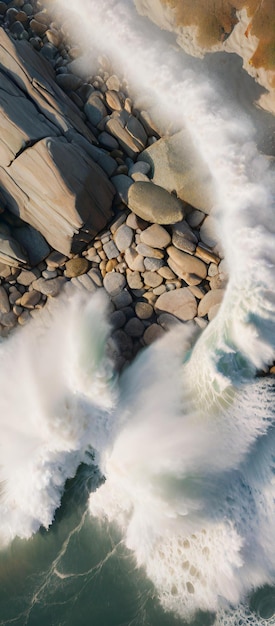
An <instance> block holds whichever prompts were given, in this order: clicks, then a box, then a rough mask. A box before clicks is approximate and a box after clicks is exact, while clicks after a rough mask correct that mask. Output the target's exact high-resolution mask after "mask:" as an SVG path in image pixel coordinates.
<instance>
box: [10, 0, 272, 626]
mask: <svg viewBox="0 0 275 626" xmlns="http://www.w3.org/2000/svg"><path fill="white" fill-rule="evenodd" d="M59 4H60V7H61V8H64V10H65V8H66V15H67V16H68V14H69V8H68V7H67V5H66V3H65V2H64V3H63V2H62V1H61V0H60V2H59ZM72 17H73V20H72V21H73V25H72V29H74V37H75V38H78V39H79V40H81V41H82V43H83V45H84V47H85V50H86V56H85V59H84V60H83V67H84V65H85V64H86V65H85V67H87V64H88V66H89V67H90V68H92V67H93V65H94V66H95V67H96V59H97V56H98V54H101V55H102V54H105V55H107V56H108V57H109V58H111V60H112V63H113V66H114V68H118V69H117V71H121V72H123V74H124V75H125V77H126V79H127V81H128V83H129V85H130V89H131V90H132V93H133V94H134V96H135V97H136V98H137V99H139V102H142V103H144V107H145V105H146V107H147V108H149V109H150V108H151V111H152V114H153V113H154V112H155V114H156V111H157V113H158V116H159V118H160V121H161V122H162V123H163V124H164V125H165V124H166V125H169V124H171V121H172V122H173V125H174V126H175V127H176V128H178V129H179V128H183V127H184V128H186V129H188V130H189V132H190V136H191V138H192V141H193V143H194V145H195V147H196V150H197V152H198V167H199V163H200V159H201V158H203V159H204V161H205V162H206V163H207V165H208V168H209V175H210V177H211V181H212V185H213V186H214V189H215V201H214V206H213V210H212V215H213V219H214V220H215V227H216V230H217V236H218V239H219V242H220V243H219V245H220V247H221V250H222V251H223V254H224V256H225V261H226V263H227V268H228V272H229V284H228V287H227V290H226V294H225V298H224V301H223V303H222V306H221V308H220V310H219V313H218V315H217V316H216V318H215V319H214V320H213V321H212V322H211V324H209V326H208V327H207V329H206V330H204V331H203V332H200V331H199V330H198V328H196V327H195V325H193V324H192V323H188V324H183V325H182V326H181V327H180V328H177V329H176V330H175V331H173V332H170V333H169V334H167V335H166V336H165V337H164V338H163V339H161V340H160V341H158V342H157V343H155V344H154V345H153V346H151V347H150V348H149V349H147V350H145V351H143V352H142V353H141V354H140V355H139V356H138V357H137V358H136V360H135V362H134V363H133V364H132V365H131V367H129V368H128V369H127V370H126V371H125V372H124V373H123V375H122V376H121V378H120V379H119V378H118V377H117V375H116V373H115V370H114V367H113V361H112V354H113V349H114V346H113V343H112V340H111V338H110V327H109V324H108V306H107V304H106V300H105V298H104V295H103V294H102V293H101V292H99V293H98V294H97V295H96V296H93V297H92V298H88V296H85V295H79V294H78V295H77V294H75V293H69V294H67V295H65V296H64V298H63V299H60V300H59V301H58V302H55V303H53V306H52V308H51V310H50V311H48V312H47V311H46V312H44V314H43V315H42V314H41V317H40V318H39V319H38V320H35V321H34V322H33V323H32V324H31V325H29V326H27V327H25V328H23V329H20V332H18V333H15V334H14V335H13V337H11V338H9V339H8V340H5V341H3V342H2V343H1V344H0V362H1V377H0V399H1V400H0V402H1V412H0V421H1V443H0V446H1V450H0V455H1V466H0V480H1V499H0V542H1V553H0V580H1V585H0V625H1V626H6V625H7V624H13V625H15V626H38V624H39V626H40V625H41V626H46V625H47V626H49V625H51V626H63V625H64V626H65V625H66V626H90V625H93V626H116V625H117V626H130V625H132V626H142V625H146V626H174V625H175V626H176V625H184V624H191V625H192V626H208V625H209V626H210V625H213V626H214V625H215V626H248V625H250V626H251V625H252V626H266V625H270V624H275V541H274V512H275V511H274V509H275V507H274V496H275V480H274V462H275V440H274V438H275V435H274V423H275V413H274V393H275V389H274V382H273V379H272V377H268V376H267V377H259V376H258V375H257V372H259V370H264V369H265V368H266V367H267V366H268V364H270V363H272V362H273V360H274V350H275V333H274V326H275V295H274V294H275V272H274V263H275V221H274V209H275V207H274V173H273V162H272V159H271V158H270V154H271V153H272V149H273V147H274V142H273V139H274V119H273V118H272V116H269V115H268V114H266V113H265V112H262V111H260V110H258V109H257V108H256V107H254V105H253V100H254V99H255V98H256V97H257V95H258V94H259V92H260V88H259V87H258V86H257V85H255V84H254V82H253V80H252V79H250V78H249V77H247V76H246V75H244V74H243V73H242V71H241V67H240V61H239V60H238V59H237V57H235V56H234V55H232V56H231V55H228V56H227V57H226V58H225V57H224V56H223V55H220V54H219V55H217V57H215V59H214V57H211V55H209V56H207V57H206V59H205V60H198V59H193V58H191V57H188V56H187V55H186V54H185V53H184V52H183V51H181V50H179V49H178V48H177V47H176V45H175V40H174V39H173V36H172V35H171V34H168V35H167V34H166V33H165V31H161V30H159V29H158V28H157V27H155V26H154V25H152V24H150V23H149V22H148V21H147V20H146V19H145V18H142V17H141V16H139V15H138V14H137V12H136V9H135V6H134V3H133V2H132V1H130V0H127V1H126V0H117V1H115V0H101V2H100V5H99V3H98V2H96V1H95V0H87V1H86V2H82V3H81V6H80V7H77V8H76V10H75V13H74V14H73V16H72ZM83 71H84V70H83Z"/></svg>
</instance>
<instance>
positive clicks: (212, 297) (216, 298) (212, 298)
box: [198, 289, 225, 317]
mask: <svg viewBox="0 0 275 626" xmlns="http://www.w3.org/2000/svg"><path fill="white" fill-rule="evenodd" d="M224 293H225V291H224V289H211V290H210V291H208V292H207V293H206V294H205V296H204V297H203V298H202V300H201V301H200V303H199V306H198V315H199V317H204V316H205V315H208V312H209V311H210V309H211V308H212V307H214V306H216V305H218V304H220V303H221V302H222V300H223V297H224Z"/></svg>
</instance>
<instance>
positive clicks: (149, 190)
mask: <svg viewBox="0 0 275 626" xmlns="http://www.w3.org/2000/svg"><path fill="white" fill-rule="evenodd" d="M128 206H129V208H130V209H131V211H133V213H135V214H136V215H138V216H139V217H141V218H142V219H143V220H146V221H147V222H153V223H157V224H174V223H175V222H179V221H180V220H182V219H183V217H184V207H183V204H182V202H181V201H180V200H178V198H176V197H175V196H174V195H172V194H170V193H168V191H166V189H164V188H163V187H160V186H159V185H154V183H145V182H137V183H133V185H131V187H130V188H129V191H128Z"/></svg>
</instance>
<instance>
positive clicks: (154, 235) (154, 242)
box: [140, 224, 171, 248]
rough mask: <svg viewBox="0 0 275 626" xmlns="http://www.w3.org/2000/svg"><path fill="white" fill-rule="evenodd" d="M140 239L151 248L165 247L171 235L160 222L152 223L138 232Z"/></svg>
mask: <svg viewBox="0 0 275 626" xmlns="http://www.w3.org/2000/svg"><path fill="white" fill-rule="evenodd" d="M140 241H141V242H142V243H145V244H147V245H148V246H151V247H152V248H166V247H167V246H168V245H169V243H170V242H171V236H170V235H169V233H168V232H167V230H166V229H165V228H163V226H160V224H152V226H149V227H148V228H146V229H145V230H143V231H142V232H141V233H140Z"/></svg>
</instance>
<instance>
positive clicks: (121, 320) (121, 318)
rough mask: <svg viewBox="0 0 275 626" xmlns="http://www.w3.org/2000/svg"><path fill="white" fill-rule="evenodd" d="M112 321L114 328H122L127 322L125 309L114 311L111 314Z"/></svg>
mask: <svg viewBox="0 0 275 626" xmlns="http://www.w3.org/2000/svg"><path fill="white" fill-rule="evenodd" d="M110 323H111V325H112V327H113V328H115V329H118V328H122V327H123V326H124V324H125V323H126V315H125V314H124V312H123V311H113V313H111V315H110Z"/></svg>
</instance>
